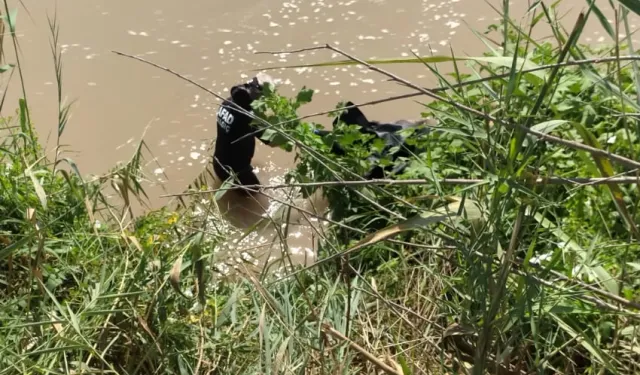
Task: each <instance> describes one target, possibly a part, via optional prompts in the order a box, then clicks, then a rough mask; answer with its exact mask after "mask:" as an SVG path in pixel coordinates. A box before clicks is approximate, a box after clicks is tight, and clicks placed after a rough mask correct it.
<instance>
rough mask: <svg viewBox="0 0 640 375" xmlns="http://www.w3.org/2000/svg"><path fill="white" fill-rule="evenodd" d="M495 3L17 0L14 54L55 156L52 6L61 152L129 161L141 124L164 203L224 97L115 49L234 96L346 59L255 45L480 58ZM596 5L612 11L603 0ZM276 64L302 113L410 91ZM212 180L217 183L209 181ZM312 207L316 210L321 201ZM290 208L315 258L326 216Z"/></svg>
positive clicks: (235, 215)
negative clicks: (62, 103)
mask: <svg viewBox="0 0 640 375" xmlns="http://www.w3.org/2000/svg"><path fill="white" fill-rule="evenodd" d="M501 3H502V1H488V2H487V1H482V0H450V1H438V0H344V1H313V0H304V1H302V0H290V1H282V0H280V1H275V0H244V1H222V0H192V1H185V2H179V1H167V0H136V1H130V0H127V1H125V0H85V1H77V0H76V1H73V0H58V1H53V0H22V2H18V1H10V7H11V8H18V17H17V30H18V34H19V38H18V39H19V48H20V59H21V63H22V67H23V73H24V77H25V85H26V90H27V95H28V103H29V106H30V107H31V109H32V118H33V120H34V123H35V126H36V128H37V130H38V132H39V134H40V137H41V138H42V139H43V140H46V141H47V142H46V145H47V150H49V152H50V153H51V154H50V155H52V152H53V148H54V147H55V129H56V127H57V113H56V111H57V103H56V85H55V77H54V67H53V61H52V58H51V52H50V47H49V40H50V31H49V25H48V23H47V15H49V16H53V15H54V13H55V14H57V20H58V23H59V25H60V45H61V48H62V51H63V55H62V56H63V84H64V87H63V95H64V96H65V97H66V98H67V100H76V102H75V103H74V104H73V107H72V111H71V113H72V116H71V119H70V121H69V124H68V125H67V128H66V130H65V132H64V134H63V136H62V143H63V144H65V145H67V146H66V147H65V150H66V151H65V155H66V156H68V157H71V158H72V159H74V160H75V161H76V162H77V163H78V165H79V166H80V169H81V172H82V173H84V174H100V173H104V172H106V171H107V170H108V169H109V168H111V167H113V166H114V165H115V163H117V162H118V161H124V160H127V158H129V157H130V156H131V155H132V153H133V152H134V149H135V147H136V145H137V143H138V142H139V141H140V139H141V137H142V136H143V135H144V139H145V141H146V143H147V144H148V145H149V146H150V148H151V151H152V153H153V157H148V158H147V160H148V161H149V163H148V165H147V170H148V174H149V176H150V180H151V181H149V183H148V184H147V185H146V186H147V188H146V189H147V193H148V194H149V196H150V197H151V204H152V207H160V206H162V205H165V204H167V202H168V199H167V198H162V197H161V195H162V194H166V193H179V192H181V191H183V190H185V188H186V187H187V186H188V185H189V184H190V183H191V182H192V181H193V180H194V179H195V178H196V177H198V176H199V175H202V174H203V171H204V169H205V167H206V166H207V165H208V164H209V161H210V156H211V153H210V149H209V146H210V145H211V142H212V140H213V139H214V137H215V114H216V110H217V105H218V103H219V102H218V100H217V99H216V98H214V97H212V96H211V95H209V94H207V93H206V92H203V91H202V90H200V89H198V88H196V87H194V86H193V85H191V84H189V83H187V82H185V81H183V80H180V79H178V78H176V77H174V76H172V75H170V74H168V73H166V72H164V71H161V70H158V69H155V68H153V67H150V66H148V65H145V64H142V63H140V62H137V61H134V60H131V59H128V58H124V57H120V56H117V55H115V54H114V53H112V52H111V51H112V50H117V51H121V52H124V53H128V54H132V55H136V56H139V57H142V58H144V59H148V60H150V61H153V62H155V63H157V64H160V65H163V66H167V67H170V68H171V69H173V70H174V71H176V72H179V73H181V74H184V75H185V76H187V77H188V78H190V79H192V80H194V81H196V82H198V83H199V84H201V85H203V86H205V87H207V88H209V89H211V90H213V91H215V92H217V93H219V94H220V95H221V96H223V97H226V96H228V90H229V88H230V87H231V86H232V85H234V84H236V83H238V82H243V81H246V80H248V79H250V78H251V77H252V76H253V75H254V74H255V70H259V69H261V68H265V67H272V66H278V65H291V64H300V63H312V62H321V61H327V60H331V59H334V60H335V59H341V58H343V57H342V56H339V55H338V54H337V53H332V52H329V51H311V52H306V53H299V54H290V55H275V56H274V55H257V54H255V52H256V51H284V50H292V49H300V48H305V47H313V46H319V45H323V44H325V43H331V44H332V45H335V46H336V47H339V48H341V49H343V50H344V51H345V52H348V53H351V54H354V55H356V56H358V57H360V58H391V57H409V56H411V51H412V50H413V51H416V52H417V53H419V54H421V55H426V54H429V53H434V54H445V55H448V54H450V53H451V50H453V51H454V53H455V54H456V55H458V56H463V55H468V56H473V55H478V54H480V53H482V52H483V51H485V50H486V47H485V46H484V45H483V43H482V42H481V41H480V40H479V39H478V38H477V37H476V36H475V35H474V34H473V32H472V29H475V30H478V31H480V32H482V31H484V30H485V28H486V27H487V26H488V25H489V24H491V23H497V22H498V21H499V20H500V16H499V15H498V14H497V13H496V11H495V10H494V9H492V6H493V7H496V8H499V7H500V5H501ZM529 3H530V1H526V0H519V1H513V2H512V3H511V7H512V9H511V10H512V13H513V14H516V15H520V16H522V15H524V14H525V12H526V9H527V7H528V5H529ZM600 3H603V4H601V6H602V7H603V8H605V9H607V11H608V13H607V15H608V16H611V14H612V12H610V11H609V10H608V5H606V3H608V2H606V1H600ZM21 4H24V6H25V7H26V9H25V8H24V7H23V6H22V5H21ZM585 4H586V3H585V2H584V1H582V0H565V1H564V2H563V3H562V5H561V7H560V13H563V14H564V13H567V14H565V15H564V19H565V20H566V21H565V25H566V27H567V28H569V29H570V28H571V26H572V23H573V22H574V21H575V18H576V16H577V12H578V11H580V10H583V9H585V7H586V5H585ZM522 20H523V22H524V18H522ZM589 28H590V30H589V32H587V33H586V34H585V40H586V41H588V42H593V43H606V42H610V40H609V39H608V37H607V36H606V34H605V33H604V32H602V31H601V30H602V28H601V27H600V26H599V25H597V21H596V20H595V17H593V19H592V22H591V24H590V26H589ZM633 28H634V29H635V25H633ZM547 31H548V30H547ZM549 34H550V32H549ZM539 36H545V35H539ZM12 48H13V46H12V45H11V44H10V40H8V39H7V40H5V51H7V60H8V61H11V60H12V59H15V57H13V56H14V55H13V54H12V53H11V50H12ZM441 65H443V64H441ZM385 68H386V69H388V70H390V71H392V72H394V73H396V74H398V75H400V76H401V77H402V78H406V79H409V80H411V81H412V82H414V83H419V84H421V85H425V86H429V85H433V84H434V83H435V82H436V81H435V79H434V78H433V76H432V75H431V74H430V73H429V72H428V70H427V69H426V68H424V67H421V66H419V65H417V64H414V65H398V66H386V67H385ZM444 68H445V70H446V69H447V68H446V67H444ZM269 74H271V75H272V76H274V77H275V78H277V79H279V82H280V90H281V91H282V92H284V93H289V94H294V93H295V92H296V90H298V89H299V88H300V87H301V86H303V85H306V86H308V87H311V88H313V89H315V90H317V91H316V93H315V96H314V101H313V102H312V103H311V104H309V105H308V106H307V107H306V108H304V109H303V111H302V112H303V114H309V113H315V112H316V111H320V110H327V109H331V108H333V107H334V106H335V104H336V103H337V102H338V101H340V100H352V101H354V102H364V101H368V100H374V99H380V98H384V97H387V96H390V95H397V94H402V93H406V92H409V91H408V89H406V88H403V87H401V86H400V85H398V84H396V83H392V82H388V81H387V79H386V77H384V76H381V75H380V74H377V73H375V72H371V71H368V70H366V69H365V68H363V67H344V68H323V69H319V68H315V69H289V70H278V71H270V72H269ZM8 78H9V75H8V74H7V73H5V74H4V75H3V77H2V79H3V83H4V85H5V86H6V84H7V82H8ZM5 86H3V87H5ZM19 95H20V85H19V82H18V76H17V74H15V75H14V76H13V78H12V82H9V92H8V99H7V100H8V101H7V103H6V104H5V106H4V113H3V115H9V114H11V112H12V111H13V108H15V107H17V98H18V97H19ZM420 111H421V107H420V104H418V103H416V102H415V101H413V100H405V101H396V102H391V103H385V104H381V105H377V106H373V107H366V108H365V109H364V112H365V113H366V115H367V116H369V117H370V118H371V119H377V120H396V119H399V118H414V117H416V116H419V113H420ZM313 120H314V121H316V122H319V123H322V124H324V125H329V124H330V122H331V119H329V118H328V117H326V116H322V117H318V118H315V119H313ZM154 158H155V160H154ZM254 166H255V167H256V170H257V175H258V176H259V178H260V179H261V180H262V182H263V183H265V184H277V183H279V182H282V178H283V174H284V173H285V172H286V170H288V169H290V168H292V167H293V155H292V154H288V153H286V152H284V151H282V150H278V149H272V148H268V147H265V146H263V145H260V144H259V145H258V147H257V150H256V157H255V159H254ZM208 183H209V184H210V185H212V186H215V185H216V183H215V182H214V181H213V180H211V179H209V180H208ZM270 193H272V194H279V198H278V199H280V200H282V199H288V198H286V196H285V194H284V193H281V192H280V193H277V192H274V191H271V192H270ZM218 203H219V207H220V210H221V211H223V212H225V213H226V214H225V217H226V218H227V219H228V220H229V223H230V224H232V226H233V225H235V226H237V227H240V228H243V227H244V228H246V227H250V226H251V224H252V223H255V221H256V220H257V218H258V217H260V215H262V213H263V212H264V210H265V209H271V210H273V209H274V205H275V203H274V201H273V200H271V201H261V202H255V201H246V200H245V201H243V200H241V199H240V198H238V197H237V196H234V195H233V194H227V195H226V197H225V198H224V199H223V200H222V201H221V202H218ZM305 204H306V208H307V209H308V210H310V211H318V212H322V211H323V208H324V207H325V206H326V202H322V200H321V199H317V200H314V201H311V202H306V203H305ZM314 204H319V206H320V207H319V208H318V209H317V210H316V209H314V208H313V205H314ZM269 206H271V208H269ZM295 219H296V220H297V221H298V222H299V224H301V225H298V226H295V227H291V228H290V230H289V232H290V233H289V242H288V244H289V246H290V251H291V253H292V254H294V257H296V258H297V259H298V260H297V261H301V262H307V261H308V260H312V259H313V257H314V250H313V242H314V238H315V237H317V236H318V235H320V234H319V231H320V229H318V228H316V229H314V228H312V227H310V225H314V226H316V227H319V226H318V223H319V222H318V221H317V220H312V221H310V220H308V219H309V217H308V215H307V214H300V213H299V214H298V216H296V217H295ZM272 239H275V240H274V243H279V241H277V236H275V235H274V233H273V232H269V231H266V232H265V231H262V232H259V233H254V235H253V237H252V239H250V240H245V241H244V242H243V244H242V245H240V244H239V243H240V242H239V241H238V237H237V236H236V237H235V238H233V239H232V240H231V241H230V245H229V246H228V247H229V248H234V249H235V250H233V251H231V252H228V254H231V258H242V257H244V256H245V255H243V253H244V252H245V251H242V250H238V248H243V247H244V248H246V252H249V253H252V254H254V255H255V254H256V251H255V248H256V246H261V248H262V249H270V248H273V247H274V246H273V245H271V242H270V241H271V240H272ZM234 241H235V242H234ZM278 246H282V245H281V244H279V245H278ZM278 246H277V247H278ZM251 249H253V250H251ZM267 253H268V252H263V253H262V254H267ZM260 256H263V255H260ZM264 256H268V255H264Z"/></svg>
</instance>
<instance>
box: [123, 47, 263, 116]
mask: <svg viewBox="0 0 640 375" xmlns="http://www.w3.org/2000/svg"><path fill="white" fill-rule="evenodd" d="M111 52H113V53H115V54H116V55H119V56H123V57H128V58H130V59H134V60H138V61H140V62H143V63H145V64H149V65H151V66H153V67H155V68H158V69H160V70H164V71H165V72H167V73H171V74H173V75H174V76H176V77H178V78H180V79H182V80H184V81H187V82H189V83H191V84H192V85H194V86H196V87H198V88H199V89H202V90H204V91H206V92H208V93H209V94H211V95H213V96H215V97H216V98H218V99H220V100H222V101H225V100H226V99H225V98H224V97H222V96H221V95H220V94H218V93H216V92H214V91H211V90H210V89H208V88H206V87H204V86H202V85H201V84H199V83H197V82H195V81H194V80H191V79H189V78H187V77H185V76H183V75H182V74H180V73H178V72H176V71H174V70H172V69H170V68H167V67H165V66H162V65H158V64H156V63H154V62H151V61H149V60H145V59H143V58H142V57H138V56H133V55H129V54H127V53H124V52H118V51H111ZM229 103H230V105H231V106H233V107H234V108H235V109H236V110H238V111H239V112H241V113H242V114H245V115H247V116H249V117H251V118H252V119H254V120H258V121H260V122H262V123H263V124H265V125H266V126H269V125H271V124H269V123H268V122H267V121H265V120H263V119H261V118H259V117H258V116H256V115H254V114H253V113H251V112H250V111H247V110H245V109H244V108H242V107H240V106H239V105H237V104H236V103H234V102H229Z"/></svg>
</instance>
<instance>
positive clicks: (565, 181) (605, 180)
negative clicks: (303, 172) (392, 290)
mask: <svg viewBox="0 0 640 375" xmlns="http://www.w3.org/2000/svg"><path fill="white" fill-rule="evenodd" d="M490 181H491V180H488V179H475V178H444V179H442V180H438V183H440V184H444V185H476V184H484V183H488V182H490ZM505 181H506V182H513V183H522V184H534V185H569V184H576V185H614V184H615V185H619V184H638V183H640V178H638V177H593V178H591V177H540V178H537V179H535V180H533V179H529V180H516V179H514V180H505ZM431 182H432V181H431V180H427V179H424V180H423V179H412V180H390V179H379V180H362V181H360V180H358V181H323V182H298V183H291V184H278V185H264V186H261V189H262V190H277V189H286V188H291V187H327V186H371V185H399V186H403V185H423V184H429V183H431ZM241 188H243V186H241V185H235V184H234V185H231V186H228V187H221V188H217V189H210V190H200V191H190V192H185V193H176V194H165V195H161V196H160V197H162V198H169V197H181V196H190V195H200V194H210V193H216V192H218V191H223V190H232V189H241Z"/></svg>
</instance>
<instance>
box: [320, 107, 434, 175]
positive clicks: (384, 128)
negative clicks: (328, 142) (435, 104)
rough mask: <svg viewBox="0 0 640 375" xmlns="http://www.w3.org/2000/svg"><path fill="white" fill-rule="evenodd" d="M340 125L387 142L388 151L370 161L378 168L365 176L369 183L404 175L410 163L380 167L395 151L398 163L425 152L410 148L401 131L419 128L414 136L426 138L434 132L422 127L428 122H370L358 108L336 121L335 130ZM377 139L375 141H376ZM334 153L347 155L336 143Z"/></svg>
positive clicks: (327, 132) (376, 155)
mask: <svg viewBox="0 0 640 375" xmlns="http://www.w3.org/2000/svg"><path fill="white" fill-rule="evenodd" d="M345 106H346V107H350V106H354V104H353V103H352V102H347V103H346V104H345ZM339 122H343V123H345V124H347V125H358V126H360V131H361V132H362V133H364V134H371V135H373V136H374V137H375V138H380V139H382V140H384V142H385V144H384V148H383V149H382V151H381V152H373V153H372V154H371V155H370V156H369V157H368V158H367V160H369V161H370V162H371V163H372V164H373V165H374V166H373V167H372V168H371V169H370V170H369V172H367V173H366V174H365V176H364V177H365V178H366V179H368V180H372V179H380V178H385V176H386V175H391V176H393V175H397V174H400V173H402V172H403V171H404V170H405V169H406V167H407V165H408V162H402V163H399V164H398V165H389V166H386V167H381V166H380V165H378V162H379V161H380V159H381V158H382V157H383V156H384V155H388V154H389V153H390V151H391V149H392V148H394V147H398V148H399V149H398V151H396V152H395V153H393V155H391V159H392V160H393V161H394V162H395V161H396V160H397V159H398V158H401V157H410V156H412V155H415V154H418V153H420V152H421V151H422V150H420V149H418V148H416V147H415V146H412V145H409V144H407V142H406V141H407V139H406V137H405V136H403V135H402V134H401V133H400V131H401V130H404V129H410V128H416V131H415V132H414V133H413V134H414V135H425V134H428V133H429V132H430V131H431V129H429V128H427V127H419V126H420V125H424V124H425V123H426V120H422V121H417V122H411V121H407V120H398V121H396V122H393V123H381V122H378V121H369V120H368V119H367V117H366V116H365V115H364V113H362V111H361V110H360V109H359V108H358V107H355V106H354V107H351V108H349V109H347V110H346V111H344V112H343V113H342V114H341V115H340V116H338V117H336V118H335V120H334V121H333V126H334V127H335V126H336V125H337V124H338V123H339ZM329 133H331V132H330V131H326V130H318V131H316V134H318V135H321V136H324V135H327V134H329ZM375 138H373V139H375ZM373 139H372V140H370V141H369V142H367V144H369V143H371V142H372V141H373ZM331 151H332V152H333V153H335V154H337V155H344V154H345V151H344V149H343V148H342V147H340V145H339V144H338V143H337V142H334V143H333V146H332V150H331Z"/></svg>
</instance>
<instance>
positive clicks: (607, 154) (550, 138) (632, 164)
mask: <svg viewBox="0 0 640 375" xmlns="http://www.w3.org/2000/svg"><path fill="white" fill-rule="evenodd" d="M319 48H325V49H328V50H331V51H334V52H336V53H339V54H341V55H343V56H345V57H346V58H348V59H350V60H352V61H355V62H357V63H359V64H361V65H364V66H366V67H367V68H369V69H370V70H373V71H375V72H378V73H380V74H383V75H385V76H387V77H389V78H391V79H392V80H394V81H396V82H401V83H403V84H405V85H406V86H408V87H411V88H413V89H414V90H416V91H418V92H421V93H422V94H424V95H426V96H428V97H430V98H432V99H435V100H439V101H441V102H443V103H447V104H449V105H451V106H453V107H455V108H457V109H460V110H463V111H465V112H468V113H471V114H473V115H476V116H478V117H481V118H483V119H485V120H488V121H492V122H494V123H497V124H500V125H502V126H505V127H507V128H510V129H514V128H515V129H518V130H520V131H522V132H524V133H527V134H531V135H534V136H536V137H539V138H541V139H544V140H546V141H547V142H550V143H555V144H559V145H562V146H565V147H569V148H573V149H577V150H582V151H587V152H589V153H591V154H593V155H598V156H602V157H607V158H609V159H610V160H613V161H616V162H618V163H620V164H623V165H626V166H628V167H635V168H639V167H640V162H638V161H635V160H631V159H629V158H626V157H624V156H620V155H617V154H614V153H611V152H608V151H604V150H601V149H598V148H595V147H591V146H588V145H585V144H582V143H579V142H573V141H568V140H566V139H563V138H560V137H556V136H553V135H548V134H545V133H542V132H539V131H536V130H532V129H530V128H528V127H526V126H523V125H521V124H513V123H510V122H507V121H504V120H500V119H498V118H496V117H494V116H492V115H490V114H487V113H483V112H481V111H479V110H477V109H474V108H471V107H468V106H466V105H464V104H460V103H458V102H456V101H454V100H450V99H447V98H444V97H442V96H440V95H436V94H435V93H434V92H433V91H431V90H429V89H425V88H423V87H420V86H418V85H416V84H413V83H411V82H409V81H407V80H406V79H404V78H400V77H398V76H397V75H395V74H393V73H391V72H388V71H386V70H384V69H380V68H378V67H377V66H374V65H371V64H370V63H368V62H366V61H364V60H362V59H360V58H358V57H355V56H353V55H351V54H349V53H347V52H344V51H343V50H341V49H340V48H336V47H334V46H332V45H331V44H326V45H325V46H324V47H318V48H313V49H319ZM283 53H285V52H283Z"/></svg>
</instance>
